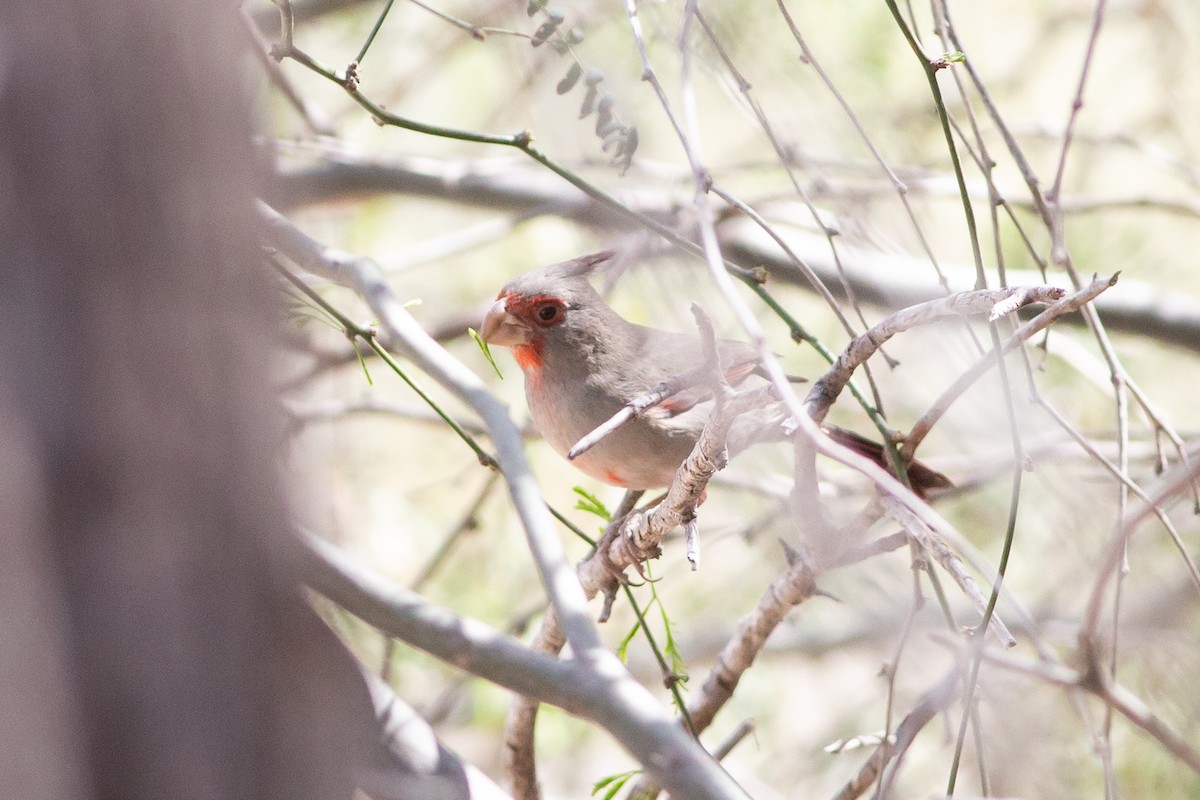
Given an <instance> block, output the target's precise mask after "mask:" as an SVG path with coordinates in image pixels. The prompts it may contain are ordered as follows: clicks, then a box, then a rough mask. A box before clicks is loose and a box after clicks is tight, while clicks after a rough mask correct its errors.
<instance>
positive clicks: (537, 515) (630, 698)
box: [259, 204, 745, 798]
mask: <svg viewBox="0 0 1200 800" xmlns="http://www.w3.org/2000/svg"><path fill="white" fill-rule="evenodd" d="M259 214H260V217H261V219H262V222H263V226H264V231H263V234H264V236H265V238H266V240H267V241H268V242H269V243H270V244H271V245H272V246H273V247H275V248H277V249H278V250H279V251H280V252H282V253H283V254H284V255H286V256H287V257H288V258H290V259H292V260H293V261H295V262H296V263H298V264H300V265H301V266H302V267H304V268H305V269H307V270H309V271H311V272H313V273H314V274H317V275H321V276H322V277H325V278H328V279H330V280H333V281H335V282H337V283H341V284H344V285H348V286H350V287H352V288H354V289H355V290H356V291H357V292H358V293H359V294H360V295H361V296H362V298H363V299H364V300H365V301H366V302H367V305H368V306H370V307H371V310H372V311H373V312H374V313H375V315H376V317H377V319H378V320H379V322H380V325H381V326H382V327H383V328H385V329H386V330H388V332H389V333H390V335H391V336H392V337H393V341H394V342H395V343H396V344H397V345H399V346H400V347H401V348H402V349H403V350H404V351H405V353H406V354H407V355H408V356H409V357H410V358H411V359H412V360H413V361H414V362H415V363H416V364H417V365H418V366H419V367H421V369H423V370H424V371H425V372H426V373H428V374H429V375H430V376H432V377H433V378H434V379H435V380H437V381H438V382H439V383H441V384H442V385H443V386H444V387H445V388H447V389H449V390H450V391H451V392H453V393H454V394H456V395H457V396H458V397H459V398H460V399H462V400H463V401H464V402H465V403H467V405H469V406H470V407H471V408H473V409H474V410H475V411H476V413H478V414H479V415H480V417H482V418H483V420H484V422H485V423H486V424H487V426H488V429H489V431H490V433H491V436H492V441H493V442H494V444H495V446H496V452H497V458H498V460H499V462H500V467H501V471H502V473H503V474H504V478H505V481H506V482H507V484H508V487H509V493H510V496H511V497H512V501H513V505H514V507H515V508H516V510H517V514H518V516H519V517H520V518H521V521H522V523H523V525H524V527H525V532H526V536H527V538H528V541H529V546H530V550H531V552H532V555H533V558H534V561H535V563H536V564H537V567H538V571H539V573H540V575H541V578H542V581H543V584H544V585H545V587H546V591H547V594H548V595H549V597H550V600H551V603H552V607H553V609H554V611H555V614H554V616H555V618H556V619H561V620H562V621H563V630H564V631H565V633H566V636H567V639H568V640H569V641H570V642H571V646H572V650H573V651H574V654H575V663H576V664H577V665H579V666H581V667H582V668H583V673H584V675H585V676H586V677H585V678H584V679H583V680H584V682H586V683H589V684H592V685H593V686H594V687H595V690H596V691H598V692H600V693H601V695H602V697H603V701H602V702H597V703H595V704H594V705H593V706H592V708H591V709H590V711H589V715H590V716H589V718H591V719H593V720H594V721H595V722H596V723H597V724H599V725H601V726H602V727H604V728H605V729H606V730H608V731H609V732H610V733H611V734H612V735H613V736H614V737H615V738H617V740H618V741H620V742H621V744H622V745H623V746H624V747H625V748H626V749H627V750H628V751H629V752H630V753H631V754H632V755H634V756H635V757H636V758H638V759H639V760H641V761H642V763H643V764H644V765H645V767H646V769H647V770H649V771H650V772H651V773H652V774H654V775H655V777H656V779H657V780H659V781H661V782H663V784H664V785H665V786H667V787H668V788H669V789H670V790H671V791H672V793H675V794H676V795H677V796H680V797H696V798H742V797H745V793H744V792H742V790H741V789H740V787H738V786H737V784H735V783H734V782H733V780H732V779H731V778H730V777H729V776H728V775H727V774H726V773H725V771H724V770H723V769H722V768H721V767H720V765H719V764H717V763H716V762H714V761H713V760H712V759H711V758H710V757H709V756H708V754H707V753H705V752H704V750H703V749H702V748H700V746H699V745H698V744H697V743H696V742H695V741H694V740H693V739H691V738H690V737H689V736H687V734H686V733H684V732H683V731H681V730H679V729H678V728H677V727H675V726H674V725H673V724H672V722H671V720H670V718H669V717H668V716H667V714H666V712H665V711H663V710H662V709H661V708H660V707H659V706H658V705H657V703H656V702H655V701H654V699H653V696H652V695H651V694H650V693H649V692H648V691H646V689H644V688H643V687H642V686H641V685H640V684H638V683H637V682H636V681H634V680H633V678H632V677H630V675H629V673H628V671H627V670H626V669H625V667H624V665H622V664H621V663H620V661H619V660H618V659H617V657H616V656H615V655H614V654H613V653H612V652H610V651H609V650H608V649H607V648H606V647H604V645H603V643H602V642H601V641H600V638H599V635H598V634H597V632H596V629H595V627H594V625H593V624H592V621H591V619H590V618H589V617H588V613H587V604H586V599H585V597H584V593H583V591H582V588H581V587H580V584H579V581H578V579H577V578H576V576H575V574H574V570H572V569H571V567H570V565H569V564H568V563H567V561H566V558H565V555H564V553H563V549H562V543H561V541H560V540H559V539H558V537H557V535H556V534H555V532H554V530H553V529H552V527H551V523H550V514H549V512H548V511H547V509H546V506H545V504H544V503H543V502H542V499H541V495H540V492H539V490H538V487H537V483H536V481H535V479H534V477H533V474H532V472H531V471H530V469H529V464H528V462H527V461H526V459H525V454H524V450H523V443H522V440H521V433H520V430H519V429H518V428H517V427H516V425H514V424H513V422H512V420H511V419H510V418H509V416H508V411H507V409H506V408H505V407H504V405H503V404H502V403H500V401H499V400H497V399H496V398H495V397H494V396H493V395H492V394H491V393H490V392H489V391H488V390H487V388H486V387H485V386H484V384H483V382H482V381H481V380H480V379H479V378H478V377H477V376H476V375H475V374H474V373H473V372H471V371H470V370H468V369H467V368H466V367H465V366H464V365H462V364H461V363H460V362H459V361H458V360H456V359H455V358H454V357H453V356H451V355H450V354H449V353H448V352H446V351H445V350H444V349H442V348H441V346H440V345H438V344H437V343H436V342H435V341H433V340H432V339H431V338H430V337H429V335H428V334H427V333H425V331H424V330H423V329H422V328H421V327H420V325H419V324H417V322H416V321H415V320H414V319H413V318H412V317H411V315H409V313H408V311H407V310H406V309H405V308H404V305H403V303H401V302H400V300H399V298H398V297H397V296H396V295H395V293H394V292H393V291H392V289H391V287H390V286H388V284H387V283H386V281H385V280H384V279H383V275H382V272H381V270H380V269H379V266H378V265H377V264H375V262H373V261H371V260H370V259H367V258H362V257H357V256H354V255H353V254H350V253H346V252H343V251H340V250H336V249H334V248H329V247H325V246H323V245H321V244H320V243H319V242H317V241H315V240H313V239H312V238H311V237H309V236H307V235H306V234H304V233H303V232H301V231H300V230H299V229H297V228H296V227H295V226H294V225H292V224H291V223H290V222H289V221H288V220H287V219H285V218H284V217H283V216H282V215H280V214H279V213H278V212H276V211H274V210H273V209H271V208H270V207H268V206H266V205H265V204H260V205H259ZM577 678H578V676H577Z"/></svg>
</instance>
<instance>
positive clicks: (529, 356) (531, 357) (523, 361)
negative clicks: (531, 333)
mask: <svg viewBox="0 0 1200 800" xmlns="http://www.w3.org/2000/svg"><path fill="white" fill-rule="evenodd" d="M512 354H513V358H515V359H516V360H517V366H518V367H520V368H521V370H522V371H523V372H524V373H525V374H526V375H530V376H532V375H533V374H534V373H536V372H538V371H539V370H540V369H541V368H542V364H543V363H545V362H544V361H543V359H542V354H541V352H540V351H539V349H538V347H537V346H536V345H532V344H523V345H520V346H518V347H514V348H512Z"/></svg>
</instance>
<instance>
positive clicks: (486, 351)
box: [467, 328, 504, 380]
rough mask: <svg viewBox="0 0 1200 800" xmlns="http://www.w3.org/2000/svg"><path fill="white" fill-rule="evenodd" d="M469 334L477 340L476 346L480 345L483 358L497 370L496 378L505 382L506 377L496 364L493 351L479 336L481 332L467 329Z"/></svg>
mask: <svg viewBox="0 0 1200 800" xmlns="http://www.w3.org/2000/svg"><path fill="white" fill-rule="evenodd" d="M467 333H468V334H470V336H471V338H472V339H474V340H475V344H477V345H479V349H480V350H482V351H483V357H484V358H486V359H487V362H488V363H489V364H491V365H492V369H494V370H496V377H498V378H499V379H500V380H504V375H503V374H501V372H500V367H499V365H497V364H496V359H495V357H494V356H493V355H492V349H491V348H490V347H488V343H487V342H485V341H484V340H483V337H482V336H480V335H479V331H477V330H475V329H474V328H467Z"/></svg>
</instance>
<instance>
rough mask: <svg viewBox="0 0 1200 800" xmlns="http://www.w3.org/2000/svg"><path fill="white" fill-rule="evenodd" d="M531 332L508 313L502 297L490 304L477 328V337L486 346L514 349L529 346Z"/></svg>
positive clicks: (505, 302) (506, 302) (506, 303)
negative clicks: (485, 343)
mask: <svg viewBox="0 0 1200 800" xmlns="http://www.w3.org/2000/svg"><path fill="white" fill-rule="evenodd" d="M532 333H533V331H532V330H531V329H530V327H529V326H528V325H526V324H525V323H524V322H522V321H521V320H519V319H517V318H516V317H514V316H513V315H512V314H510V313H509V311H508V301H506V300H505V299H504V298H503V297H501V298H500V299H499V300H497V301H496V302H495V303H493V304H492V307H491V308H489V309H488V312H487V314H486V315H484V317H483V324H482V325H480V326H479V335H480V336H482V337H483V340H484V341H485V342H487V343H488V344H497V345H501V346H503V347H516V346H518V345H523V344H529V340H530V337H531V335H532Z"/></svg>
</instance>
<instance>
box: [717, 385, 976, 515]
mask: <svg viewBox="0 0 1200 800" xmlns="http://www.w3.org/2000/svg"><path fill="white" fill-rule="evenodd" d="M821 430H823V431H824V432H825V433H826V435H828V436H829V438H830V439H833V440H834V441H835V442H837V443H838V444H840V445H842V446H843V447H846V448H849V449H850V450H853V451H854V452H855V453H858V454H859V455H860V456H865V457H866V458H869V459H870V460H871V461H873V462H875V463H876V464H878V465H879V466H881V467H883V468H884V469H886V470H889V471H890V470H891V465H890V464H889V463H888V457H887V453H886V452H885V451H884V448H883V445H881V444H879V443H878V442H875V441H872V440H871V439H868V438H866V437H865V436H860V435H859V434H857V433H855V432H854V431H850V430H846V429H845V428H839V427H837V426H836V425H824V426H822V427H821ZM794 431H795V428H794V426H792V425H789V424H787V416H786V414H785V413H784V412H783V409H782V408H781V407H780V406H779V405H774V406H771V407H768V408H766V409H763V410H762V411H760V412H753V413H750V414H744V415H743V416H741V417H739V418H738V419H737V420H736V421H735V422H734V424H733V427H732V428H731V429H730V431H729V440H728V441H729V452H730V455H736V454H737V453H739V452H741V451H742V450H744V449H745V448H747V447H749V446H750V445H752V444H756V443H758V442H769V441H782V440H784V439H788V438H790V437H791V436H792V435H794ZM905 471H906V473H907V475H908V485H909V486H911V487H912V490H913V492H914V493H915V494H916V495H917V496H918V497H927V496H928V495H929V493H930V492H932V491H934V490H936V489H949V488H952V487H953V486H954V484H953V483H952V482H951V481H950V479H949V478H947V477H946V476H945V475H943V474H942V473H940V472H938V471H937V470H936V469H933V468H932V467H930V466H927V465H926V464H924V463H922V462H920V461H917V460H915V459H914V460H913V461H912V462H910V463H909V464H908V466H907V467H906V468H905Z"/></svg>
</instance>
